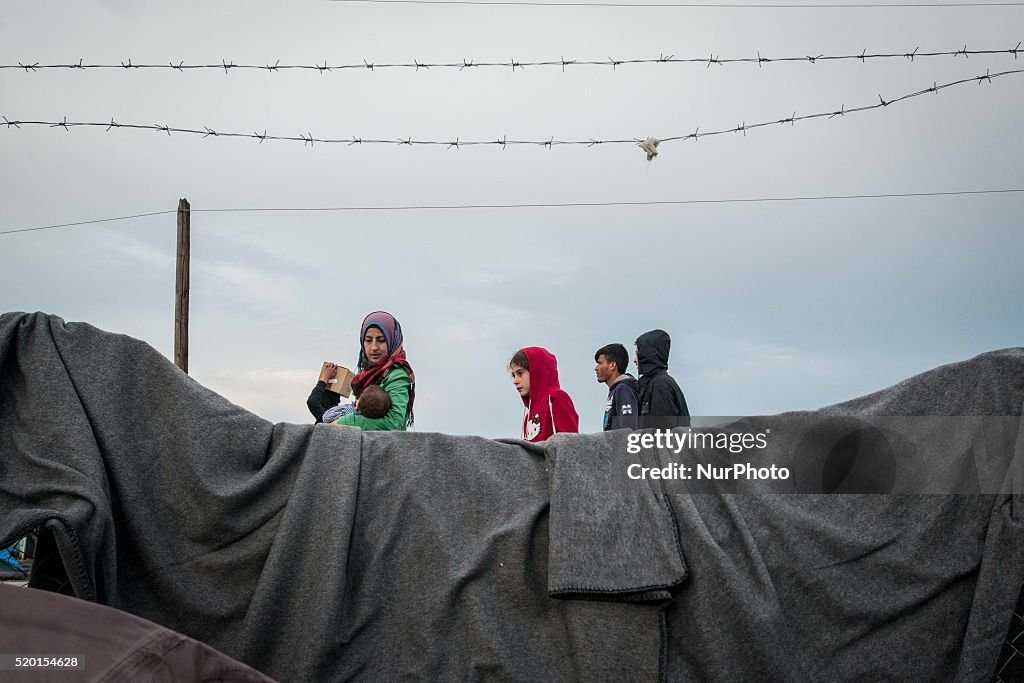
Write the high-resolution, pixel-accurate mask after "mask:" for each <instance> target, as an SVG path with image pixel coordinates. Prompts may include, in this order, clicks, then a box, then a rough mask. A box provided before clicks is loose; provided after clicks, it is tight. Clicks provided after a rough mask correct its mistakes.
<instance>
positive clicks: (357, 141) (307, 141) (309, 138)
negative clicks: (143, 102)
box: [0, 69, 1024, 149]
mask: <svg viewBox="0 0 1024 683" xmlns="http://www.w3.org/2000/svg"><path fill="white" fill-rule="evenodd" d="M1021 73H1024V69H1014V70H1011V71H1002V72H999V73H989V72H988V71H986V72H985V74H984V75H981V76H972V77H971V78H962V79H960V80H957V81H952V82H950V83H944V84H942V85H937V84H934V83H933V84H932V86H931V87H930V88H925V89H923V90H918V91H917V92H912V93H909V94H906V95H903V96H901V97H897V98H894V99H891V100H886V99H885V98H884V97H882V96H881V95H879V96H878V103H877V104H872V105H864V106H860V107H853V108H850V109H847V108H846V105H845V104H843V105H842V106H841V107H840V108H839V109H838V110H836V111H826V112H820V113H817V114H806V115H803V116H797V115H796V112H793V114H792V115H791V116H788V117H786V118H782V119H777V120H774V121H762V122H761V123H751V124H747V123H746V122H743V123H741V124H739V125H737V126H735V127H732V128H724V129H721V130H714V131H708V132H705V133H702V132H700V127H698V128H697V129H696V130H695V131H694V132H692V133H687V134H685V135H683V134H681V135H673V136H669V137H663V138H659V139H658V141H659V142H660V143H664V142H677V141H683V140H697V139H699V138H703V137H708V136H711V135H724V134H726V133H743V135H746V134H747V131H748V130H752V129H755V128H764V127H766V126H776V125H783V124H787V123H788V124H790V125H793V124H794V123H795V122H797V121H808V120H811V119H818V118H826V117H827V118H829V119H832V118H835V117H837V116H845V115H846V114H855V113H858V112H863V111H870V110H872V109H879V108H884V107H888V106H890V105H892V104H895V103H897V102H903V101H905V100H909V99H911V98H914V97H919V96H921V95H924V94H927V93H938V92H939V91H940V90H944V89H946V88H951V87H953V86H958V85H963V84H965V83H975V82H976V83H978V84H979V85H980V84H982V83H984V82H985V81H988V82H991V81H992V79H993V78H998V77H1000V76H1008V75H1011V74H1021ZM0 118H3V120H4V123H5V124H7V128H8V129H10V128H11V127H14V128H20V127H21V126H47V127H49V128H63V129H64V130H65V131H68V132H70V131H71V129H72V128H78V127H83V128H88V127H92V128H106V130H107V131H109V130H110V129H112V128H130V129H135V130H154V131H159V132H162V133H166V134H167V135H170V134H171V133H185V134H188V135H200V136H202V137H203V138H208V137H227V138H251V139H254V140H259V141H260V144H262V143H263V141H264V140H282V141H288V142H302V143H303V145H309V146H310V147H312V146H314V143H325V144H339V143H341V144H346V145H349V146H351V145H361V144H368V145H409V146H412V145H435V146H442V145H443V146H446V147H448V148H449V149H451V148H453V147H454V148H455V149H458V148H460V147H469V146H482V145H498V146H501V147H502V149H504V148H505V147H506V146H507V145H534V146H539V147H547V148H548V149H551V148H552V147H555V146H562V145H584V146H586V147H594V146H596V145H621V144H630V145H633V144H640V143H641V142H642V141H643V140H644V139H645V138H628V139H618V140H594V139H590V140H555V139H554V137H552V138H551V139H549V140H509V139H507V137H503V138H500V139H498V140H461V139H460V138H455V139H454V140H413V139H412V138H411V137H410V138H406V139H404V140H403V139H401V138H399V139H397V140H384V139H366V138H356V137H352V138H316V137H313V134H312V133H308V132H307V133H306V134H305V135H303V134H301V133H300V134H299V135H297V136H289V135H268V134H267V132H266V130H264V131H263V133H259V132H253V133H237V132H224V131H216V130H214V129H212V128H210V127H209V126H203V130H199V129H196V128H178V127H174V126H168V125H159V124H154V125H146V124H137V123H117V122H116V121H114V119H113V118H111V119H110V123H98V122H75V121H68V120H67V117H66V116H65V117H64V120H63V121H17V120H15V121H11V120H9V119H8V118H7V117H6V116H2V117H0Z"/></svg>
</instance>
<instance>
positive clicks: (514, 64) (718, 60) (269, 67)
mask: <svg viewBox="0 0 1024 683" xmlns="http://www.w3.org/2000/svg"><path fill="white" fill-rule="evenodd" d="M1022 44H1024V41H1021V42H1018V43H1017V45H1016V46H1015V47H1012V48H1009V49H1006V50H968V49H967V46H966V45H964V46H963V48H961V49H959V50H947V51H943V52H921V51H920V47H915V48H914V49H913V50H907V51H897V52H875V53H871V54H868V51H867V49H864V50H863V51H861V53H860V54H845V55H825V54H818V55H796V56H788V57H766V56H764V55H762V54H761V53H760V52H758V53H757V56H756V57H722V56H721V55H718V56H716V55H715V54H714V53H712V54H710V55H709V56H707V57H676V56H675V55H674V54H671V55H665V54H664V53H663V54H660V55H658V57H648V58H630V59H616V58H614V57H608V58H607V59H604V58H602V59H566V58H565V57H559V58H558V59H546V60H540V61H532V62H531V61H521V60H516V59H510V60H509V61H507V62H501V61H499V62H493V61H483V62H481V61H476V60H474V59H466V58H464V59H463V60H462V61H461V62H421V61H419V60H418V59H413V61H411V62H372V61H368V60H365V59H364V60H362V61H360V62H350V63H343V64H342V63H339V64H329V63H328V62H327V61H324V63H323V64H281V60H277V61H276V62H274V63H273V64H236V63H235V62H234V61H228V60H226V59H225V60H221V63H220V64H186V63H185V62H184V61H180V62H178V63H177V64H175V63H174V62H168V63H167V64H136V63H133V62H132V60H131V58H130V57H129V58H128V60H127V61H123V62H120V63H118V64H85V63H83V62H84V59H80V60H78V63H77V64H40V63H39V62H28V63H23V62H18V63H17V64H0V69H21V70H24V71H25V72H36V71H43V70H54V69H63V70H72V71H74V70H83V71H84V70H86V69H104V70H110V69H115V70H118V69H119V70H123V71H130V70H133V69H136V70H138V69H157V70H164V71H180V72H185V71H198V70H207V71H209V70H216V71H224V73H225V74H230V73H231V71H232V70H236V69H237V70H242V71H266V72H268V73H272V72H275V71H316V72H319V73H321V74H323V73H327V72H328V71H348V70H353V69H361V70H370V71H376V70H380V69H414V70H415V71H417V72H418V71H420V70H421V69H422V70H424V71H428V70H430V69H457V70H459V71H464V70H466V69H480V68H500V69H511V70H512V71H515V70H516V69H519V70H525V69H526V68H528V67H560V68H561V69H562V71H563V72H564V71H565V67H567V66H610V67H611V68H612V69H617V68H618V67H620V66H623V65H639V64H644V65H649V64H700V65H704V66H705V68H710V67H711V66H712V65H717V66H724V65H726V64H741V63H745V64H757V65H758V66H763V65H765V64H772V63H785V62H802V63H805V64H817V63H818V62H835V61H855V60H859V61H861V62H866V61H867V60H869V59H872V60H875V59H906V60H909V61H911V62H913V61H914V60H915V59H918V58H930V57H953V58H957V57H963V58H965V59H968V58H970V57H971V56H979V55H1011V56H1012V57H1013V58H1014V59H1017V56H1018V54H1020V53H1021V52H1024V50H1022V49H1021V45H1022Z"/></svg>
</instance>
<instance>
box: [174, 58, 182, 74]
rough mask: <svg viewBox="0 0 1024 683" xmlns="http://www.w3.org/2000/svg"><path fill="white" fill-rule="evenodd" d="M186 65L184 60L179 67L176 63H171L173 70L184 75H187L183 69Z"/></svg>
mask: <svg viewBox="0 0 1024 683" xmlns="http://www.w3.org/2000/svg"><path fill="white" fill-rule="evenodd" d="M184 65H185V62H184V60H182V61H180V62H178V65H177V66H175V65H174V62H171V68H172V69H177V70H178V71H180V72H182V73H185V70H184V69H183V68H182V67H183V66H184Z"/></svg>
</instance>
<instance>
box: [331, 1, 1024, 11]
mask: <svg viewBox="0 0 1024 683" xmlns="http://www.w3.org/2000/svg"><path fill="white" fill-rule="evenodd" d="M328 1H329V2H338V3H346V4H350V5H354V4H380V5H478V6H484V7H496V6H519V7H628V8H651V7H665V8H670V7H682V8H688V9H701V8H705V9H913V8H941V7H967V8H974V7H1020V6H1021V5H1024V3H1021V2H921V3H903V2H899V3H822V4H814V5H801V4H794V3H781V2H766V3H757V2H752V3H743V4H740V3H725V2H722V3H719V2H701V3H696V2H638V3H630V2H527V1H526V0H494V1H493V2H482V1H481V0H328Z"/></svg>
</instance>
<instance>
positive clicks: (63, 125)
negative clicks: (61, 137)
mask: <svg viewBox="0 0 1024 683" xmlns="http://www.w3.org/2000/svg"><path fill="white" fill-rule="evenodd" d="M50 128H63V129H64V130H66V131H67V132H69V133H70V132H71V129H70V128H68V117H66V116H65V117H64V120H63V121H61V122H60V123H55V124H53V125H52V126H50Z"/></svg>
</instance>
